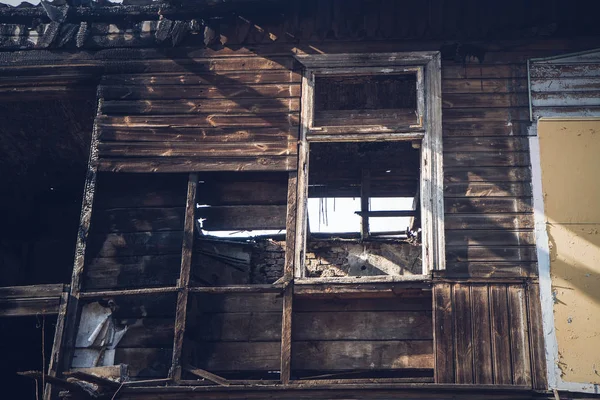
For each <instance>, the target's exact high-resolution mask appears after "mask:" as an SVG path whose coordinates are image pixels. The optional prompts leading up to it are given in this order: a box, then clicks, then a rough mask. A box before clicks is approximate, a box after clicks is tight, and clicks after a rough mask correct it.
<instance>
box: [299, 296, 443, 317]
mask: <svg viewBox="0 0 600 400" xmlns="http://www.w3.org/2000/svg"><path fill="white" fill-rule="evenodd" d="M431 309H432V306H431V293H430V292H424V295H421V296H415V297H398V298H387V297H386V298H355V299H343V298H338V297H333V298H325V299H324V298H319V299H314V298H310V297H307V298H299V299H296V301H295V302H294V312H295V313H302V312H333V313H338V312H355V311H359V312H364V311H374V312H379V311H419V312H422V311H429V310H431ZM423 314H424V313H423Z"/></svg>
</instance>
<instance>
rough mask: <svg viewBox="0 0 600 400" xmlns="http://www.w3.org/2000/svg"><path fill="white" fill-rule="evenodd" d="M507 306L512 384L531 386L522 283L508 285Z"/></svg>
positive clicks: (525, 310) (527, 333)
mask: <svg viewBox="0 0 600 400" xmlns="http://www.w3.org/2000/svg"><path fill="white" fill-rule="evenodd" d="M508 306H509V312H510V347H511V349H510V350H511V351H510V354H511V359H512V366H513V367H512V373H513V376H512V378H513V384H514V385H521V386H531V383H532V380H531V379H532V378H531V363H530V353H529V329H528V328H527V307H526V300H525V288H524V287H523V285H510V286H508Z"/></svg>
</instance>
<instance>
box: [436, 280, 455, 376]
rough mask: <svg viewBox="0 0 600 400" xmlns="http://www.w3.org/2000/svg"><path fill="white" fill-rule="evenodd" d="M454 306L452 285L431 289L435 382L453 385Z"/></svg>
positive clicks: (437, 286) (438, 285) (443, 284)
mask: <svg viewBox="0 0 600 400" xmlns="http://www.w3.org/2000/svg"><path fill="white" fill-rule="evenodd" d="M453 315H454V305H453V304H452V285H451V284H449V283H438V284H435V285H434V287H433V318H434V323H433V326H434V333H433V334H434V344H435V350H434V351H435V382H436V383H454V380H455V375H454V330H453V325H454V324H453Z"/></svg>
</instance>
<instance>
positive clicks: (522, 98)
mask: <svg viewBox="0 0 600 400" xmlns="http://www.w3.org/2000/svg"><path fill="white" fill-rule="evenodd" d="M528 104H529V96H528V94H527V92H514V91H511V92H509V93H444V97H443V100H442V107H443V109H444V110H448V109H452V108H469V107H471V108H478V107H481V108H494V107H497V108H502V107H525V106H527V105H528ZM444 112H445V111H444Z"/></svg>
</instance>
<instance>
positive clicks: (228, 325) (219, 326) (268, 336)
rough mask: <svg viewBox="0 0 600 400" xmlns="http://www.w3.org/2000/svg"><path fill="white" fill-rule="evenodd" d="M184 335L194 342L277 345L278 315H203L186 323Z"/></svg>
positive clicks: (265, 313) (279, 328)
mask: <svg viewBox="0 0 600 400" xmlns="http://www.w3.org/2000/svg"><path fill="white" fill-rule="evenodd" d="M189 322H190V323H191V324H192V325H193V326H195V327H196V328H194V329H192V330H190V331H189V332H188V334H187V335H189V338H190V339H192V340H195V341H197V342H205V341H209V342H276V341H278V340H281V311H279V312H272V311H271V312H261V311H260V310H256V311H255V312H236V313H203V314H200V315H199V316H198V317H196V318H190V321H189Z"/></svg>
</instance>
